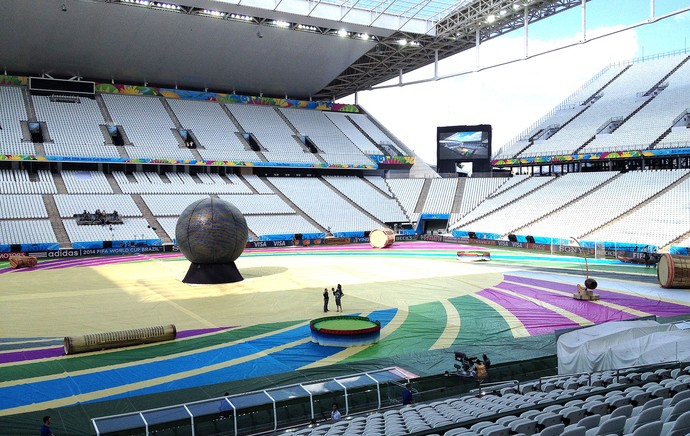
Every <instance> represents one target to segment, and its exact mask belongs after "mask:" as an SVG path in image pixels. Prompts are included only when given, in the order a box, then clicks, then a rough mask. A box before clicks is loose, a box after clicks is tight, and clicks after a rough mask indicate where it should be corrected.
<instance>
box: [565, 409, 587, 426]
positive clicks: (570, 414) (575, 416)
mask: <svg viewBox="0 0 690 436" xmlns="http://www.w3.org/2000/svg"><path fill="white" fill-rule="evenodd" d="M558 414H559V415H561V418H562V419H563V422H564V423H565V424H566V425H570V424H577V423H578V422H579V421H580V420H581V419H582V418H584V417H585V415H587V411H586V410H585V409H583V408H582V407H577V406H570V407H566V408H564V409H563V410H561V411H560V412H558Z"/></svg>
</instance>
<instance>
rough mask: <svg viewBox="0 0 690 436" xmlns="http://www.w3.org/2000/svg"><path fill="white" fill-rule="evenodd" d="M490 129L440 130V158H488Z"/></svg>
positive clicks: (489, 152)
mask: <svg viewBox="0 0 690 436" xmlns="http://www.w3.org/2000/svg"><path fill="white" fill-rule="evenodd" d="M489 156H491V142H490V130H463V131H456V130H450V131H442V130H440V128H439V131H438V158H439V159H451V160H467V159H469V160H474V159H480V160H483V159H488V158H489Z"/></svg>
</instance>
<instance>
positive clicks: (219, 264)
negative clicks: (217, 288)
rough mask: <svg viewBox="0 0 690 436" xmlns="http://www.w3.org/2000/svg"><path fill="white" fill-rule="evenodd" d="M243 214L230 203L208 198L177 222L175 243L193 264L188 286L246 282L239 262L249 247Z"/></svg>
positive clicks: (188, 208) (200, 201)
mask: <svg viewBox="0 0 690 436" xmlns="http://www.w3.org/2000/svg"><path fill="white" fill-rule="evenodd" d="M248 236H249V229H248V228H247V221H246V220H245V219H244V215H242V212H240V210H239V209H238V208H236V207H235V206H233V205H232V204H230V203H228V202H227V201H223V200H220V199H218V198H205V199H203V200H199V201H195V202H194V203H192V204H190V205H189V206H187V208H186V209H185V210H184V212H182V215H180V218H179V219H178V220H177V225H176V226H175V239H176V240H177V246H178V248H179V249H180V251H181V252H182V253H183V254H184V255H185V257H186V258H187V260H189V261H190V262H191V263H192V264H191V266H190V267H189V270H188V271H187V275H186V276H185V278H184V279H183V280H182V281H183V282H184V283H197V284H217V283H234V282H239V281H242V280H243V277H242V274H240V272H239V270H238V269H237V266H235V260H237V258H238V257H240V255H241V254H242V251H243V250H244V247H245V246H246V244H247V238H248Z"/></svg>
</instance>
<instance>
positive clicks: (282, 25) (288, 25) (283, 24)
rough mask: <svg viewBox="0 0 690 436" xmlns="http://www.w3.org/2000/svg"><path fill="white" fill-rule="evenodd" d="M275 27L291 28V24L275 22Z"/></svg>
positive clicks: (280, 21) (281, 21)
mask: <svg viewBox="0 0 690 436" xmlns="http://www.w3.org/2000/svg"><path fill="white" fill-rule="evenodd" d="M273 25H274V26H276V27H290V23H288V22H287V21H283V20H273Z"/></svg>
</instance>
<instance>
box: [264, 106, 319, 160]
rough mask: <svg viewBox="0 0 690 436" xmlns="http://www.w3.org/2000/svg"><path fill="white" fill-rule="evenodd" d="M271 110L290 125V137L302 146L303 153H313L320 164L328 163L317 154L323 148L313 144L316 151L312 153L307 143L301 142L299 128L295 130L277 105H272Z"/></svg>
mask: <svg viewBox="0 0 690 436" xmlns="http://www.w3.org/2000/svg"><path fill="white" fill-rule="evenodd" d="M273 110H274V111H275V113H277V114H278V116H279V117H280V118H281V119H282V120H283V122H284V123H285V124H287V126H288V127H290V130H292V137H293V138H294V140H295V142H297V143H298V144H299V145H300V147H302V150H303V151H304V152H305V153H311V154H313V155H314V156H315V157H316V160H318V161H319V162H321V163H322V164H326V165H328V162H326V161H325V160H324V159H323V158H322V157H321V155H320V154H319V153H323V150H321V149H319V147H318V146H317V145H316V144H313V146H314V148H315V149H316V153H313V152H312V151H311V150H310V149H309V146H308V145H307V144H305V143H303V142H302V141H301V140H300V139H299V137H300V136H302V135H300V132H299V130H297V128H296V127H295V125H294V124H292V122H291V121H290V120H288V118H287V117H286V116H285V114H284V113H283V111H281V110H280V109H278V108H277V107H274V108H273Z"/></svg>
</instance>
